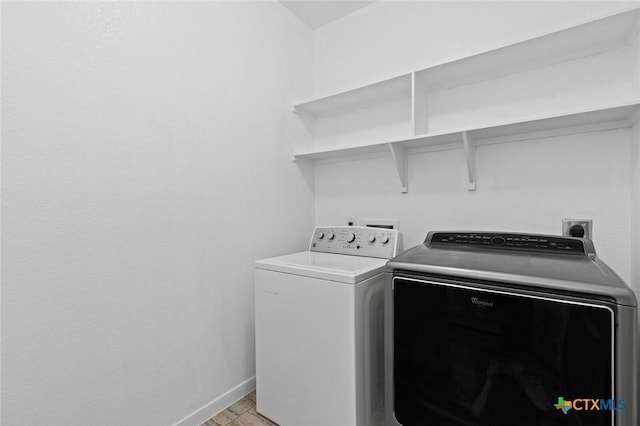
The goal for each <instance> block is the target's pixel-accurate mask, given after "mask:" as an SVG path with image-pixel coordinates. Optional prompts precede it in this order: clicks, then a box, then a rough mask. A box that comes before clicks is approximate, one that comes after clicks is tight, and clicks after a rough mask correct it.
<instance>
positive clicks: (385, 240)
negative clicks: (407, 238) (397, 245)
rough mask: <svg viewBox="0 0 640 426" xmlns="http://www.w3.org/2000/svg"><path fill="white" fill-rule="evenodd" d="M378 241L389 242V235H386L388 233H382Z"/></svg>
mask: <svg viewBox="0 0 640 426" xmlns="http://www.w3.org/2000/svg"><path fill="white" fill-rule="evenodd" d="M380 242H381V243H382V244H387V243H388V242H389V236H388V235H383V236H382V237H381V238H380Z"/></svg>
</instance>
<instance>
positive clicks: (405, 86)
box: [294, 74, 411, 117]
mask: <svg viewBox="0 0 640 426" xmlns="http://www.w3.org/2000/svg"><path fill="white" fill-rule="evenodd" d="M405 98H407V99H411V74H404V75H401V76H399V77H394V78H391V79H389V80H384V81H381V82H379V83H374V84H371V85H368V86H364V87H359V88H357V89H353V90H349V91H348V92H343V93H339V94H336V95H331V96H327V97H324V98H320V99H316V100H313V101H309V102H304V103H301V104H298V105H295V106H294V109H295V111H296V112H298V113H300V114H305V115H310V116H312V117H322V116H327V115H337V114H343V113H345V112H349V111H353V110H356V109H360V108H366V107H369V106H373V105H376V104H379V103H383V102H389V101H393V100H398V99H405Z"/></svg>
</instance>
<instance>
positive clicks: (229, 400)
mask: <svg viewBox="0 0 640 426" xmlns="http://www.w3.org/2000/svg"><path fill="white" fill-rule="evenodd" d="M255 389H256V376H253V377H251V378H249V379H247V380H245V381H244V382H242V383H240V384H239V385H238V386H236V387H234V388H233V389H230V390H228V391H227V392H225V393H224V394H222V395H221V396H219V397H218V398H216V399H214V400H213V401H211V402H209V403H208V404H206V405H204V406H203V407H201V408H199V409H197V410H196V411H194V412H193V413H191V414H189V415H188V416H186V417H185V418H183V419H182V420H180V421H178V422H176V423H174V424H173V426H199V425H201V424H202V423H204V422H206V421H207V420H209V419H210V418H211V417H213V416H215V415H216V414H218V413H219V412H220V411H222V410H224V409H225V408H227V407H228V406H230V405H231V404H233V403H234V402H236V401H237V400H239V399H240V398H242V397H243V396H245V395H246V394H248V393H250V392H252V391H254V390H255Z"/></svg>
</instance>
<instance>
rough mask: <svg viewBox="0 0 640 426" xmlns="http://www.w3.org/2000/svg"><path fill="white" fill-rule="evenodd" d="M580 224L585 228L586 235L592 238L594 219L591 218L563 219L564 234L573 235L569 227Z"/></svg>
mask: <svg viewBox="0 0 640 426" xmlns="http://www.w3.org/2000/svg"><path fill="white" fill-rule="evenodd" d="M575 225H579V226H582V228H583V229H584V237H583V238H588V239H591V236H592V232H591V230H592V229H593V220H591V219H562V236H564V237H571V234H570V233H569V229H571V227H572V226H575Z"/></svg>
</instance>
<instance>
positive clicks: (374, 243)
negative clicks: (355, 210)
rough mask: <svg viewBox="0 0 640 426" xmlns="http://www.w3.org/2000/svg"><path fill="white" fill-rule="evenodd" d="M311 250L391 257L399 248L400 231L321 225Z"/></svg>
mask: <svg viewBox="0 0 640 426" xmlns="http://www.w3.org/2000/svg"><path fill="white" fill-rule="evenodd" d="M309 250H310V251H319V252H323V253H335V254H350V255H354V256H366V257H379V258H382V259H391V258H392V257H394V256H395V255H396V254H397V250H398V231H397V230H394V229H383V228H371V227H366V226H319V227H317V228H316V229H315V230H314V231H313V235H312V236H311V243H310V244H309Z"/></svg>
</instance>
